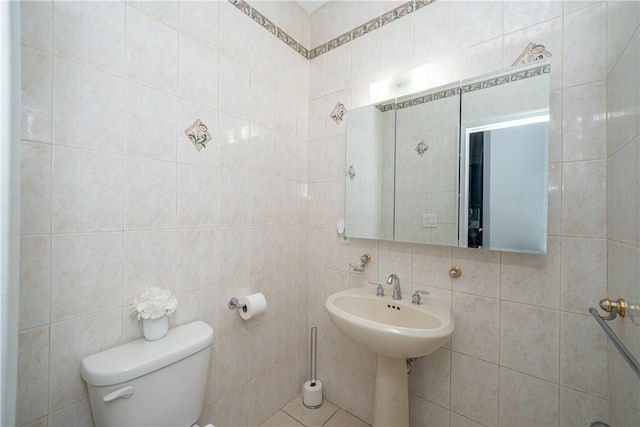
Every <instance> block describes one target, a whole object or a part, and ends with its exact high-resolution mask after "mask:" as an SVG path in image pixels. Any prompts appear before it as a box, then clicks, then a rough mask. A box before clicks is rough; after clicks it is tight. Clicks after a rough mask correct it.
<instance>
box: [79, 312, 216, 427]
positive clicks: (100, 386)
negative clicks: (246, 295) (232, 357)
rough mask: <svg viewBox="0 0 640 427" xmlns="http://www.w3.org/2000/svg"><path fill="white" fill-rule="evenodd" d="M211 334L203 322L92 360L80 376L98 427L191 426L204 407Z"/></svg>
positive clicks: (125, 345)
mask: <svg viewBox="0 0 640 427" xmlns="http://www.w3.org/2000/svg"><path fill="white" fill-rule="evenodd" d="M212 343H213V330H212V329H211V327H209V325H207V324H206V323H204V322H200V321H198V322H192V323H188V324H186V325H182V326H178V327H176V328H173V329H170V330H169V333H168V334H167V336H166V337H164V338H163V339H161V340H158V341H147V340H145V339H144V338H143V339H139V340H136V341H132V342H128V343H126V344H123V345H120V346H118V347H114V348H110V349H108V350H105V351H102V352H100V353H96V354H94V355H91V356H88V357H86V358H84V359H83V360H82V366H81V369H80V372H81V374H82V378H84V380H85V381H86V382H87V386H88V388H89V400H90V402H91V412H92V413H93V419H94V421H95V424H96V427H102V426H105V427H106V426H190V425H192V424H194V423H195V422H196V421H197V420H198V417H199V416H200V413H201V412H202V407H203V404H204V396H205V392H206V387H207V380H208V378H209V375H208V374H209V365H210V361H211V344H212Z"/></svg>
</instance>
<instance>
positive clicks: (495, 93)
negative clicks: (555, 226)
mask: <svg viewBox="0 0 640 427" xmlns="http://www.w3.org/2000/svg"><path fill="white" fill-rule="evenodd" d="M530 68H531V67H530V66H529V69H530ZM529 69H527V70H526V71H522V70H521V71H517V72H513V73H512V74H511V75H510V76H509V79H514V77H513V76H515V78H518V77H520V78H521V79H520V80H515V81H514V80H509V81H508V84H499V85H496V86H493V87H486V85H487V82H489V83H492V82H496V81H499V79H500V78H504V75H502V76H501V77H499V78H486V77H485V78H484V79H483V80H482V84H481V85H479V83H478V82H463V84H462V93H463V95H462V108H461V109H462V118H461V119H462V124H461V168H460V183H461V187H460V190H461V191H460V198H461V199H460V205H461V208H460V241H459V246H462V247H473V248H484V249H495V250H504V251H510V252H530V253H546V250H547V198H548V196H547V176H548V163H549V148H548V147H549V126H548V122H549V74H548V65H538V66H536V67H535V69H534V70H533V71H531V70H529ZM481 86H482V90H480V89H478V88H480V87H481Z"/></svg>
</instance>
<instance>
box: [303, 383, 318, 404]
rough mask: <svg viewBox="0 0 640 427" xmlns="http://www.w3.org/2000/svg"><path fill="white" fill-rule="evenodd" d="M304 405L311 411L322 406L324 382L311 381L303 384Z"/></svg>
mask: <svg viewBox="0 0 640 427" xmlns="http://www.w3.org/2000/svg"><path fill="white" fill-rule="evenodd" d="M302 404H303V405H304V406H305V407H307V408H309V409H316V408H319V407H321V406H322V381H318V380H316V382H314V383H312V382H311V380H309V381H305V382H304V384H302Z"/></svg>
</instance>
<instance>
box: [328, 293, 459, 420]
mask: <svg viewBox="0 0 640 427" xmlns="http://www.w3.org/2000/svg"><path fill="white" fill-rule="evenodd" d="M325 307H326V309H327V313H328V314H329V318H330V319H331V321H332V322H333V323H334V324H335V325H336V328H338V330H339V331H340V332H342V333H343V334H344V335H346V336H347V337H348V338H350V339H351V340H352V341H354V342H356V343H358V344H360V345H361V346H363V347H364V348H366V349H368V350H369V351H372V352H374V353H376V354H377V355H378V367H377V371H376V392H375V400H374V404H373V425H374V426H380V427H382V426H408V425H409V390H408V383H407V360H406V359H407V358H409V357H420V356H426V355H427V354H429V353H432V352H434V351H435V350H437V349H438V348H440V347H441V346H442V345H443V344H444V343H445V342H446V341H447V340H448V339H449V337H450V336H451V334H452V333H453V329H454V327H455V321H454V319H453V314H452V313H451V310H449V308H448V307H447V306H446V304H443V303H440V302H434V301H425V299H423V302H422V304H421V305H416V304H411V303H410V302H409V301H407V300H401V301H396V300H393V299H391V297H377V296H376V293H375V290H374V289H373V288H356V289H348V290H346V291H342V292H337V293H335V294H333V295H330V296H329V298H327V301H326V302H325Z"/></svg>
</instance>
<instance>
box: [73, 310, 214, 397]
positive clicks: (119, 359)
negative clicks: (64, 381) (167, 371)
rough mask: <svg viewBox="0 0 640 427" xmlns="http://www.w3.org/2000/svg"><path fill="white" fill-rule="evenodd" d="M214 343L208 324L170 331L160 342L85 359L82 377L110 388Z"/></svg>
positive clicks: (137, 342) (137, 343) (121, 347)
mask: <svg viewBox="0 0 640 427" xmlns="http://www.w3.org/2000/svg"><path fill="white" fill-rule="evenodd" d="M212 343H213V329H211V327H210V326H209V325H207V324H206V323H204V322H201V321H197V322H192V323H187V324H186V325H182V326H178V327H176V328H172V329H169V333H167V336H166V337H164V338H162V339H161V340H158V341H147V340H145V339H144V338H141V339H139V340H135V341H131V342H128V343H126V344H122V345H119V346H117V347H113V348H110V349H108V350H104V351H101V352H100V353H96V354H93V355H91V356H88V357H85V358H84V359H83V360H82V366H81V368H80V373H81V374H82V378H84V380H85V381H86V382H87V383H88V384H91V385H94V386H108V385H114V384H119V383H122V382H125V381H130V380H132V379H134V378H137V377H140V376H142V375H145V374H148V373H150V372H153V371H156V370H158V369H160V368H164V367H165V366H168V365H170V364H172V363H175V362H177V361H179V360H182V359H184V358H186V357H189V356H191V355H192V354H195V353H197V352H199V351H201V350H203V349H205V348H207V347H208V346H210V345H211V344H212Z"/></svg>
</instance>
